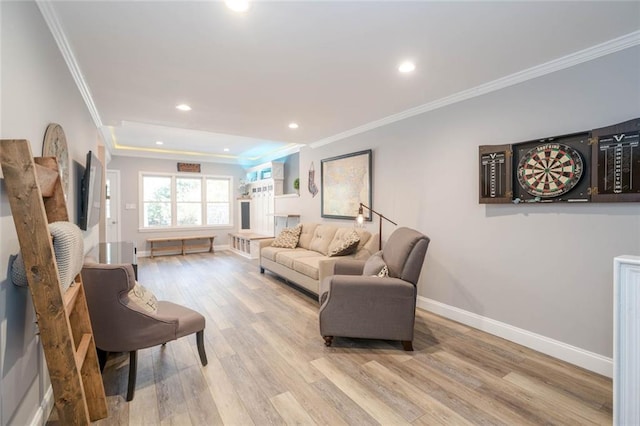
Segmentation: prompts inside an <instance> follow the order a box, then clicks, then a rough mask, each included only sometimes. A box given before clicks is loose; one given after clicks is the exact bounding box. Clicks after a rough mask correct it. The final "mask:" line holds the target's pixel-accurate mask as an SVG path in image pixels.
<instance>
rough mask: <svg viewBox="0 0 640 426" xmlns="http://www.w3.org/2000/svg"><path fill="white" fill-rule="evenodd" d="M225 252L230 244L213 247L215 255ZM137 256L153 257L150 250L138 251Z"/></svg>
mask: <svg viewBox="0 0 640 426" xmlns="http://www.w3.org/2000/svg"><path fill="white" fill-rule="evenodd" d="M224 250H229V244H221V245H219V246H213V252H214V253H215V252H217V251H224ZM188 253H206V252H205V251H202V252H197V251H194V252H188ZM188 253H187V254H188ZM175 254H180V251H179V250H176V252H175ZM136 256H138V257H150V256H151V251H150V250H145V251H142V250H138V251H137V252H136ZM156 256H157V255H156Z"/></svg>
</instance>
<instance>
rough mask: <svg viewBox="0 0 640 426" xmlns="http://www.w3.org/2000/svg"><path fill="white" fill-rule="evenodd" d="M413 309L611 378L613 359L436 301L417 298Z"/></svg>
mask: <svg viewBox="0 0 640 426" xmlns="http://www.w3.org/2000/svg"><path fill="white" fill-rule="evenodd" d="M417 306H418V307H419V308H420V309H424V310H425V311H429V312H432V313H434V314H437V315H440V316H443V317H445V318H448V319H451V320H453V321H457V322H459V323H462V324H465V325H468V326H470V327H473V328H477V329H478V330H481V331H485V332H487V333H489V334H493V335H494V336H498V337H502V338H503V339H507V340H509V341H511V342H514V343H517V344H519V345H522V346H526V347H527V348H530V349H533V350H536V351H538V352H542V353H544V354H547V355H549V356H552V357H554V358H558V359H561V360H563V361H566V362H569V363H571V364H574V365H577V366H579V367H582V368H585V369H587V370H589V371H593V372H594V373H598V374H601V375H603V376H606V377H613V359H612V358H607V357H605V356H602V355H600V354H597V353H594V352H590V351H587V350H585V349H581V348H578V347H576V346H572V345H569V344H567V343H564V342H561V341H559V340H554V339H551V338H549V337H546V336H542V335H540V334H536V333H532V332H530V331H527V330H525V329H522V328H518V327H514V326H512V325H509V324H506V323H503V322H500V321H496V320H493V319H491V318H486V317H483V316H481V315H478V314H474V313H473V312H469V311H465V310H463V309H460V308H456V307H455V306H450V305H447V304H444V303H441V302H438V301H436V300H432V299H429V298H426V297H422V296H418V301H417Z"/></svg>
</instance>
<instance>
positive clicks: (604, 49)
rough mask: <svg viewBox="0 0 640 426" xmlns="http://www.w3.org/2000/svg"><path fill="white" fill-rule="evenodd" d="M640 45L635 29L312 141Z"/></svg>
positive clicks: (381, 123) (341, 135) (364, 128)
mask: <svg viewBox="0 0 640 426" xmlns="http://www.w3.org/2000/svg"><path fill="white" fill-rule="evenodd" d="M639 44H640V31H634V32H632V33H629V34H626V35H623V36H621V37H618V38H614V39H612V40H609V41H606V42H604V43H601V44H597V45H595V46H591V47H589V48H586V49H583V50H580V51H578V52H574V53H571V54H569V55H567V56H564V57H562V58H558V59H554V60H552V61H549V62H545V63H543V64H540V65H536V66H534V67H531V68H527V69H525V70H522V71H519V72H516V73H514V74H511V75H508V76H506V77H501V78H499V79H497V80H493V81H490V82H488V83H484V84H481V85H479V86H476V87H472V88H471V89H467V90H463V91H462V92H458V93H455V94H453V95H451V96H447V97H444V98H441V99H437V100H435V101H433V102H428V103H426V104H423V105H419V106H417V107H415V108H410V109H408V110H405V111H402V112H400V113H397V114H393V115H390V116H387V117H384V118H381V119H380V120H376V121H372V122H370V123H367V124H363V125H362V126H358V127H355V128H353V129H350V130H347V131H345V132H342V133H338V134H336V135H333V136H329V137H327V138H324V139H320V140H318V141H316V142H312V143H310V144H309V146H310V147H311V148H318V147H321V146H324V145H327V144H330V143H333V142H336V141H339V140H342V139H345V138H348V137H350V136H355V135H357V134H360V133H364V132H367V131H369V130H373V129H376V128H378V127H382V126H386V125H388V124H392V123H395V122H397V121H401V120H404V119H406V118H410V117H413V116H416V115H419V114H424V113H425V112H429V111H433V110H436V109H439V108H442V107H445V106H448V105H451V104H455V103H458V102H462V101H465V100H468V99H471V98H475V97H477V96H482V95H485V94H487V93H491V92H495V91H497V90H500V89H504V88H506V87H509V86H513V85H516V84H519V83H523V82H525V81H528V80H532V79H534V78H538V77H542V76H544V75H547V74H551V73H554V72H556V71H560V70H563V69H566V68H570V67H573V66H575V65H579V64H582V63H584V62H589V61H592V60H594V59H598V58H601V57H603V56H606V55H609V54H611V53H615V52H618V51H621V50H625V49H628V48H630V47H634V46H637V45H639Z"/></svg>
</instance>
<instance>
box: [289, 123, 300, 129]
mask: <svg viewBox="0 0 640 426" xmlns="http://www.w3.org/2000/svg"><path fill="white" fill-rule="evenodd" d="M298 127H300V126H298V123H289V128H290V129H297V128H298Z"/></svg>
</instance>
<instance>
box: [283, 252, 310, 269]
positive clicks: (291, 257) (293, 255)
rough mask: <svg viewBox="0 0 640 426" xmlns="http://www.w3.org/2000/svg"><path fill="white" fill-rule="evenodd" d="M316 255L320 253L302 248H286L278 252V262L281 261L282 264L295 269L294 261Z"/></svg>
mask: <svg viewBox="0 0 640 426" xmlns="http://www.w3.org/2000/svg"><path fill="white" fill-rule="evenodd" d="M316 256H318V253H316V252H315V251H311V250H305V249H300V248H298V249H295V250H286V251H281V252H280V253H277V254H276V263H279V264H280V265H282V266H286V267H287V268H289V269H293V262H295V261H296V260H297V259H300V258H303V257H316Z"/></svg>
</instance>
